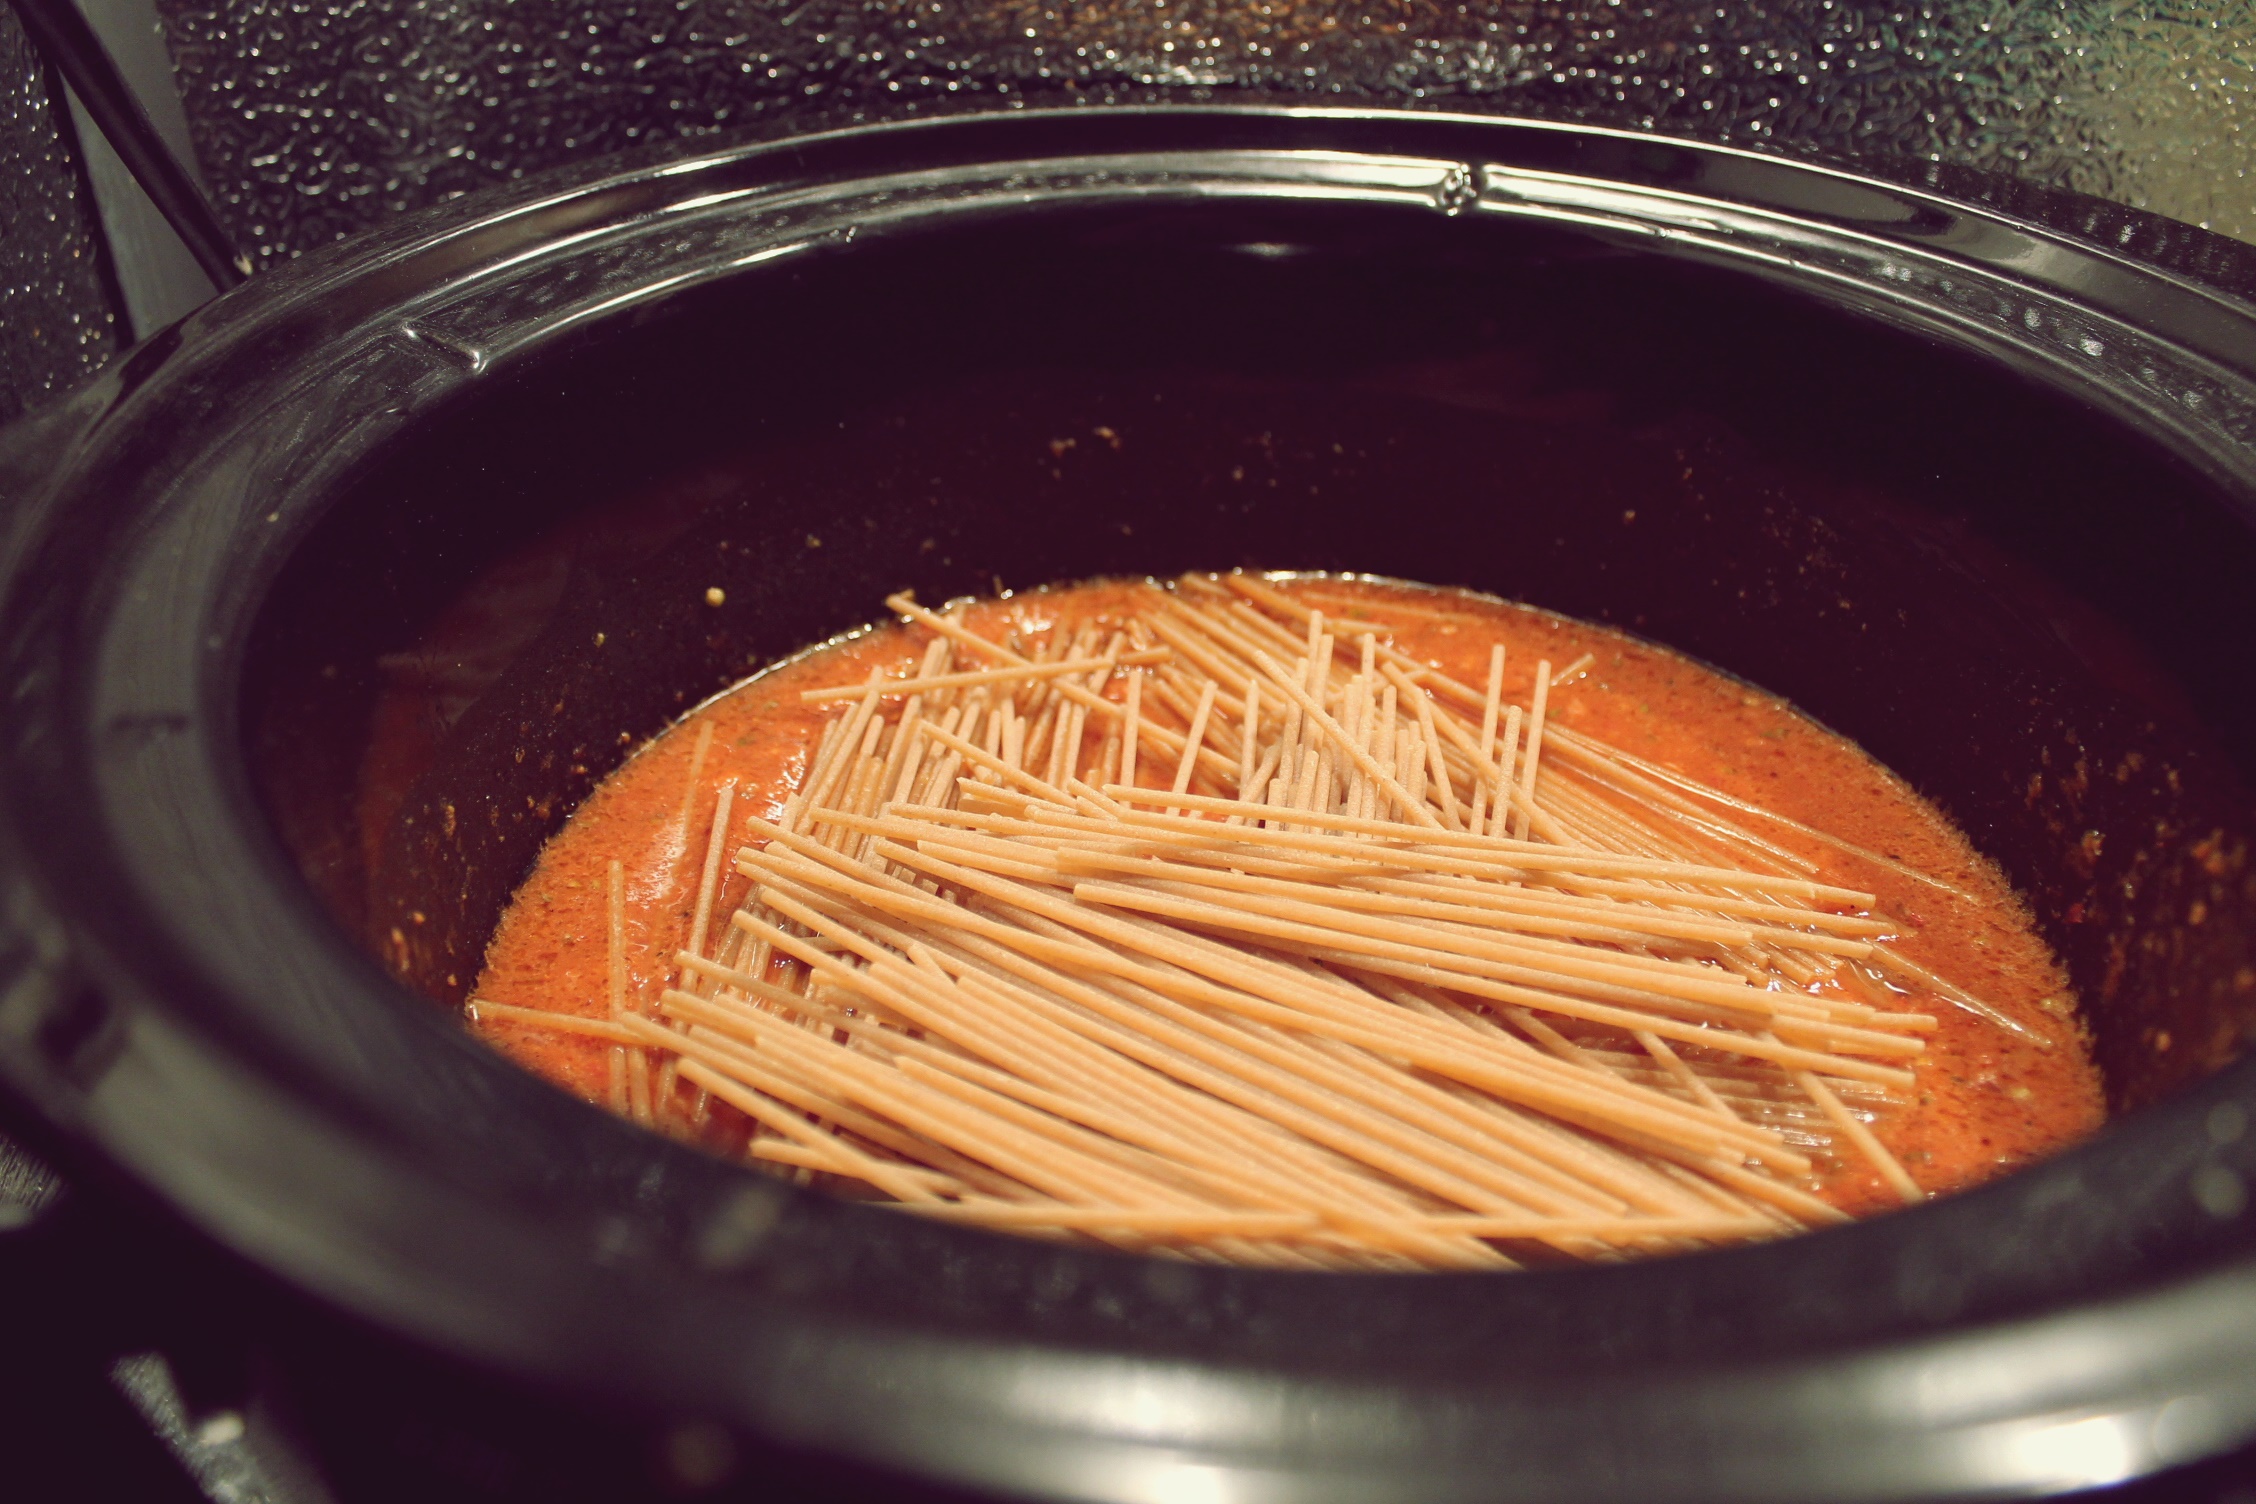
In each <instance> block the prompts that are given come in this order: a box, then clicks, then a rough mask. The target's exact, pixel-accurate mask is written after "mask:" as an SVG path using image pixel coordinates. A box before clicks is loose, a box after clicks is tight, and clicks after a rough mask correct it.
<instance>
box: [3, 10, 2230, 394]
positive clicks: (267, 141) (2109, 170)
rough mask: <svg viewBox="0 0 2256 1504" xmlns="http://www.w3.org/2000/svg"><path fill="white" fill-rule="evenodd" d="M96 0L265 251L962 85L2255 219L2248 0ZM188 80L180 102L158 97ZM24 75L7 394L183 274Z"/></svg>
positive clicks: (166, 114)
mask: <svg viewBox="0 0 2256 1504" xmlns="http://www.w3.org/2000/svg"><path fill="white" fill-rule="evenodd" d="M82 4H83V5H84V8H85V9H87V11H88V12H89V15H90V18H91V19H93V20H94V21H95V23H96V28H97V30H99V31H102V32H103V33H104V34H105V36H106V37H108V38H110V39H111V45H112V50H113V51H124V52H131V53H134V54H136V55H138V56H140V57H141V58H142V60H143V65H144V66H143V68H142V69H141V71H140V74H139V79H138V81H139V82H140V84H141V85H142V88H143V92H144V96H145V102H148V103H150V104H151V106H152V108H151V113H152V114H153V115H156V116H157V117H158V123H159V125H160V127H165V126H168V125H169V126H170V127H171V128H172V130H173V132H174V133H175V139H176V140H179V141H181V142H183V143H184V144H187V145H188V146H189V147H190V148H191V150H192V152H193V155H194V158H195V160H196V166H197V167H198V168H199V169H200V170H201V172H202V173H203V175H204V177H205V179H206V181H207V183H208V185H209V187H210V190H211V192H212V195H213V197H214V198H215V199H216V200H217V202H218V204H219V206H220V212H221V216H222V218H223V219H224V220H225V221H226V222H227V224H228V226H229V228H230V229H231V230H232V231H233V232H234V234H235V236H236V238H237V239H238V240H239V241H240V243H241V244H242V245H243V246H244V247H245V248H246V249H249V250H250V251H252V253H253V255H254V258H255V259H256V260H257V261H259V262H260V263H261V264H271V263H272V262H273V261H274V260H275V259H277V258H281V257H288V256H293V255H297V254H300V253H302V252H304V251H306V250H308V249H311V248H313V247H315V246H318V245H321V244H324V243H326V242H328V241H330V240H333V239H336V238H338V237H340V236H345V235H349V234H351V233H352V232H353V231H355V230H357V229H360V228H362V227H364V226H367V225H369V224H372V223H374V222H376V221H377V220H378V219H380V218H383V217H385V216H387V215H391V214H395V213H398V212H400V211H402V210H406V209H412V208H415V207H418V206H420V205H423V204H428V203H431V202H434V201H437V200H440V199H444V198H448V197H451V196H454V195H457V194H460V193H465V192H469V191H471V190H474V189H476V188H478V187H481V186H483V185H486V184H489V183H495V182H501V181H507V180H510V179H513V178H518V177H522V176H524V175H526V174H529V173H538V172H540V171H542V170H543V169H546V168H549V167H553V166H556V165H558V164H560V163H565V162H572V161H580V160H584V159H586V158H588V157H591V156H597V155H602V154H606V153H613V152H620V151H639V152H649V151H659V152H663V151H667V150H679V149H684V148H688V149H695V148H696V147H698V146H700V145H704V144H711V143H715V142H718V141H722V140H730V139H737V138H741V137H744V136H747V135H758V134H780V133H788V132H793V131H799V130H806V129H813V128H819V127H822V126H826V125H837V124H845V123H849V122H852V121H856V120H861V119H867V118H873V117H880V116H884V117H891V116H901V115H915V114H920V113H933V112H937V111H945V110H954V109H963V108H1021V107H1029V106H1055V105H1077V104H1091V103H1101V102H1105V101H1113V100H1151V99H1177V100H1201V99H1228V98H1275V99H1283V100H1287V101H1290V102H1297V103H1323V104H1339V105H1354V104H1362V103H1370V104H1387V105H1408V106H1413V107H1422V108H1433V109H1451V110H1479V111H1487V112H1498V113H1516V114H1527V115H1538V116H1546V117H1551V118H1557V119H1567V120H1576V121H1591V122H1600V123H1606V124H1616V125H1623V126H1630V127H1635V128H1641V129H1654V130H1661V131H1666V132H1672V133H1677V134H1682V135H1688V136H1696V137H1700V138H1703V139H1708V140H1716V141H1725V142H1731V143H1736V144H1742V145H1747V146H1752V147H1756V148H1759V149H1765V150H1776V151H1783V152H1790V153H1794V154H1797V155H1817V156H1820V157H1824V158H1827V159H1831V160H1836V161H1841V162H1845V163H1853V164H1859V165H1862V166H1865V167H1867V168H1868V169H1871V170H1875V171H1878V172H1881V173H1883V174H1884V175H1889V176H1893V177H1896V178H1899V179H1904V180H1907V181H1914V182H1930V183H1933V184H1936V185H1937V186H1940V187H1942V188H1944V189H1945V190H1946V191H1952V192H1957V193H1960V194H1962V195H1970V196H1982V197H1989V198H1999V197H2003V198H2006V199H2008V200H2011V199H2012V198H2014V197H2015V196H2016V195H2020V196H2024V197H2027V196H2031V195H2034V197H2035V198H2037V199H2039V200H2041V199H2042V198H2043V197H2044V194H2043V192H2042V190H2046V189H2055V190H2057V189H2069V190H2074V191H2076V192H2079V193H2084V194H2089V195H2094V196H2096V197H2098V198H2100V199H2103V200H2107V201H2110V202H2112V203H2114V204H2117V205H2122V206H2126V207H2127V208H2128V209H2130V210H2145V211H2151V212H2152V213H2153V214H2155V215H2159V216H2164V217H2166V218H2167V219H2172V220H2177V221H2182V222H2185V223H2190V224H2195V225H2201V226H2204V227H2207V228H2210V229H2213V230H2216V231H2218V232H2221V233H2222V234H2224V235H2231V236H2238V237H2240V238H2242V239H2256V179H2252V178H2251V175H2250V174H2251V170H2252V168H2256V10H2252V8H2251V7H2250V5H2249V4H2248V3H2247V0H2182V3H2169V0H2129V3H2110V0H2023V3H2012V0H1930V3H1925V4H1913V3H1885V0H1758V3H1746V0H1730V3H1723V4H1713V3H1711V4H1694V3H1690V0H1663V3H1657V4H1643V5H1640V4H1634V3H1621V0H1616V3H1606V0H1563V3H1556V4H1540V3H1530V0H1485V3H1480V0H1476V3H1468V4H1454V3H1447V0H1368V3H1364V0H1096V3H1081V4H1075V3H1056V4H1044V3H1041V0H609V3H584V0H82ZM127 71H128V73H129V74H132V73H134V71H135V70H134V69H132V68H131V67H129V68H128V69H127ZM168 84H169V85H170V86H172V92H173V93H174V94H175V96H176V99H177V103H175V102H174V100H171V99H167V100H162V101H158V100H155V99H151V98H149V96H151V95H155V94H158V93H161V92H163V91H165V89H166V86H167V85H168ZM0 101H4V103H0V195H4V197H0V215H4V217H5V224H6V226H7V229H6V236H5V241H4V243H0V421H4V420H6V419H7V418H10V417H13V416H15V415H16V414H17V413H19V412H22V411H24V410H26V409H28V408H30V407H33V406H36V405H38V404H39V403H40V402H41V401H42V400H44V399H45V398H46V397H47V396H49V395H50V394H52V393H54V392H56V391H58V390H61V389H63V388H66V387H68V386H71V385H73V384H75V383H76V382H77V381H78V380H80V379H82V378H84V377H85V376H86V375H88V374H90V373H91V372H93V371H95V370H97V369H99V368H100V367H101V366H102V364H103V363H104V362H106V361H107V360H109V359H110V358H112V357H113V356H114V355H115V354H116V353H117V352H118V351H119V350H120V349H122V348H123V347H125V346H126V345H128V344H129V343H131V340H132V339H133V338H134V337H135V335H136V334H140V335H146V334H147V333H148V332H150V331H151V330H152V329H153V328H155V327H158V326H159V325H161V323H163V322H169V318H166V317H163V315H164V314H168V313H170V314H175V315H176V314H177V312H179V311H184V306H183V301H182V300H181V299H180V298H177V297H176V298H175V299H174V300H172V301H171V302H170V303H167V304H164V305H163V306H161V307H159V308H158V309H157V310H156V315H155V316H152V315H151V313H150V311H149V309H148V308H147V307H146V306H145V307H143V308H141V309H140V310H136V309H134V308H132V307H129V306H128V303H129V301H131V300H132V295H133V294H134V293H135V291H136V281H137V275H138V274H137V273H136V269H135V268H134V267H133V266H131V265H126V266H124V267H123V268H122V272H123V275H122V276H121V267H120V266H119V265H117V264H115V263H114V261H113V260H112V258H109V257H106V256H105V255H104V253H103V249H102V244H101V235H100V223H101V221H100V217H99V215H100V214H103V213H107V214H112V215H113V217H114V214H115V212H116V211H114V210H113V208H112V207H111V206H110V205H108V204H102V205H100V206H98V205H97V202H96V195H95V193H94V192H93V191H91V184H92V183H93V182H94V181H96V180H99V179H100V178H101V176H102V174H103V168H104V163H103V162H102V160H101V157H102V151H101V148H100V146H99V144H98V143H94V144H93V145H92V146H91V147H90V150H89V151H81V150H80V146H79V142H78V139H77V133H76V132H74V131H73V129H72V122H71V118H70V112H69V111H68V110H67V109H66V108H64V106H63V103H62V90H61V88H60V87H59V85H58V84H57V83H56V81H55V80H54V79H53V78H52V77H51V76H49V75H47V74H45V73H43V72H42V70H41V69H40V68H39V66H38V64H37V62H36V60H35V59H34V58H33V56H32V55H31V52H30V50H29V48H28V47H27V46H26V45H25V43H24V40H23V36H22V33H21V31H20V29H19V28H18V25H17V23H16V20H15V17H14V15H13V14H12V12H9V11H8V10H6V9H5V8H0ZM90 156H91V157H92V158H93V160H92V161H91V163H90V162H89V160H88V159H89V157H90ZM1969 170H1971V172H1970V171H1969ZM1973 174H1990V175H1995V177H1996V178H1997V179H2001V181H1992V180H1989V179H1985V178H1982V177H1977V176H1975V175H1973ZM2016 185H2019V186H2016ZM98 207H99V213H98ZM2085 218H2086V219H2087V220H2088V224H2087V226H2086V228H2087V232H2088V233H2090V234H2091V235H2092V236H2093V237H2094V238H2096V239H2100V240H2102V241H2105V242H2107V243H2110V244H2128V245H2131V246H2133V247H2134V248H2140V249H2149V250H2151V249H2153V248H2155V247H2156V246H2163V247H2167V248H2168V249H2169V250H2170V251H2171V252H2172V253H2173V254H2175V255H2178V256H2183V257H2191V258H2193V259H2194V260H2195V261H2198V260H2199V259H2200V258H2201V257H2202V256H2203V255H2204V254H2205V251H2204V249H2203V247H2202V246H2201V245H2200V244H2199V238H2198V237H2187V236H2184V235H2183V234H2182V233H2180V232H2177V231H2175V230H2174V229H2173V228H2172V227H2171V226H2170V225H2168V224H2167V223H2164V222H2162V221H2158V220H2155V219H2152V218H2149V217H2147V216H2146V215H2144V214H2138V213H2109V212H2106V211H2104V210H2102V211H2098V212H2096V213H2088V214H2086V215H2085ZM140 301H141V302H143V303H144V304H147V303H148V302H149V300H148V299H147V298H142V299H140ZM137 314H138V316H137Z"/></svg>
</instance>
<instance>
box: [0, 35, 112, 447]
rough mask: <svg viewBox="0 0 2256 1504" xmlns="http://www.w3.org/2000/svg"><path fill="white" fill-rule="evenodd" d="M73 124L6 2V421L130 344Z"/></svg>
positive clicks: (1, 266) (1, 244)
mask: <svg viewBox="0 0 2256 1504" xmlns="http://www.w3.org/2000/svg"><path fill="white" fill-rule="evenodd" d="M63 118H64V115H63V110H62V108H61V101H60V100H58V99H56V98H55V97H53V96H52V95H50V94H49V92H48V85H47V79H46V76H45V74H44V73H43V71H42V70H41V68H40V66H39V61H38V59H37V58H36V57H35V56H34V55H33V54H32V51H31V46H30V43H29V42H28V41H27V40H26V39H25V37H24V33H23V28H22V27H21V26H20V25H19V24H18V23H17V21H16V13H15V12H14V11H13V10H10V9H8V8H7V7H5V6H0V227H5V228H4V230H0V422H5V421H7V420H8V419H11V418H13V417H15V416H16V415H17V414H18V413H21V412H23V411H25V410H26V409H28V408H32V407H36V406H38V405H39V404H40V403H41V402H42V401H44V400H45V399H46V398H47V397H48V396H50V395H52V394H54V393H56V392H61V391H66V390H68V389H69V388H71V387H73V386H76V385H77V384H78V383H79V382H80V381H82V380H84V379H85V378H86V377H88V376H90V375H92V374H93V373H94V372H95V371H97V370H99V369H100V368H101V365H102V363H103V362H104V361H106V360H108V359H109V358H110V355H111V353H112V352H114V351H115V350H116V349H117V348H118V345H119V343H120V340H119V330H118V325H117V316H116V314H115V313H114V312H113V310H112V307H111V302H110V293H109V290H108V288H107V286H106V285H105V279H104V274H103V271H102V268H101V262H100V241H99V239H98V236H99V231H98V229H97V228H96V224H95V220H94V212H93V206H92V204H91V203H90V202H89V201H88V199H87V196H86V192H85V184H84V180H83V178H82V177H81V176H80V173H79V168H78V164H77V161H76V158H75V157H74V155H73V153H72V150H71V146H70V143H69V140H68V138H67V137H66V136H65V135H64V131H63V124H62V121H63Z"/></svg>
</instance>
